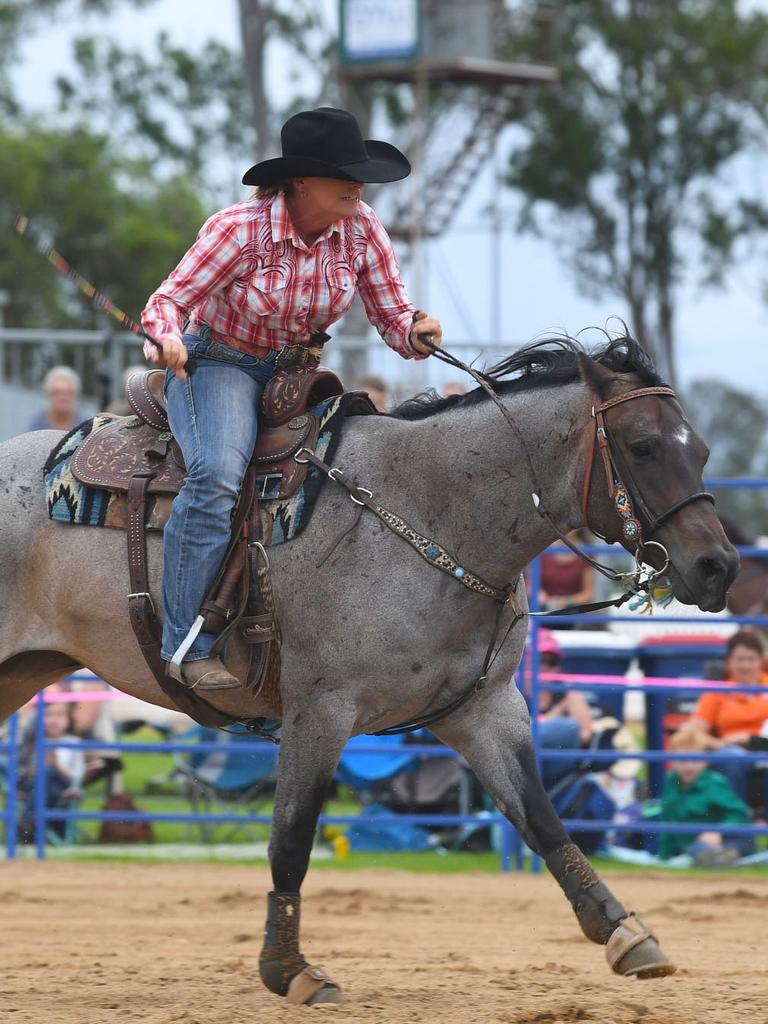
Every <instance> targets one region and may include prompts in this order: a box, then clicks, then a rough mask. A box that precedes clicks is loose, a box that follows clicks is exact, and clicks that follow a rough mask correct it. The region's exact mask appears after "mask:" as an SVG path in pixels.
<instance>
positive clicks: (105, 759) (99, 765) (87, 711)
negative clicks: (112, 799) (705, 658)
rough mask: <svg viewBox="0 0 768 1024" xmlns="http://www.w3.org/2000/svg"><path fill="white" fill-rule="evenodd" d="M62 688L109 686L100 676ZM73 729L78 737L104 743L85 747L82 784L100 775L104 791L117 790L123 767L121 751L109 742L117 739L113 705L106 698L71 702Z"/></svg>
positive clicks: (96, 689)
mask: <svg viewBox="0 0 768 1024" xmlns="http://www.w3.org/2000/svg"><path fill="white" fill-rule="evenodd" d="M60 685H61V686H62V689H65V690H69V691H70V692H77V693H83V694H88V693H103V692H105V691H106V692H108V691H109V690H110V687H109V685H108V684H107V683H105V682H102V680H100V679H93V680H85V681H83V682H77V683H66V684H63V683H62V684H60ZM72 731H73V733H74V734H75V736H76V737H77V738H78V739H81V740H98V741H100V742H103V743H104V744H105V747H104V749H103V750H102V749H99V750H96V749H90V748H89V749H88V750H86V751H85V773H84V775H83V785H84V786H90V785H91V783H94V782H98V781H99V780H100V779H106V780H107V792H109V793H112V792H118V791H119V789H120V786H119V781H120V780H119V773H120V771H121V769H122V767H123V762H122V760H121V759H120V754H119V752H118V751H117V750H115V749H110V747H109V744H111V743H114V742H115V739H116V733H115V725H114V722H113V720H112V705H111V703H110V702H109V701H106V700H94V699H85V700H83V701H78V702H77V703H76V704H73V705H72Z"/></svg>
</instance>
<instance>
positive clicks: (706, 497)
mask: <svg viewBox="0 0 768 1024" xmlns="http://www.w3.org/2000/svg"><path fill="white" fill-rule="evenodd" d="M422 341H423V342H424V343H425V344H426V345H427V346H428V347H430V348H431V349H432V356H433V358H436V359H439V360H440V361H441V362H444V363H447V365H449V366H452V367H454V368H455V369H459V370H463V371H464V372H465V373H468V374H469V375H470V376H471V377H472V378H473V379H474V380H475V381H476V382H477V383H478V385H479V386H480V387H481V388H482V389H483V390H484V391H485V392H486V394H487V395H488V396H489V398H490V399H491V401H492V402H493V403H494V404H495V405H496V408H497V409H498V410H499V411H500V412H501V414H502V415H503V416H504V419H505V420H506V421H507V423H508V424H509V426H510V427H511V428H512V431H513V433H514V434H515V437H516V438H517V440H518V442H519V443H520V446H521V448H522V450H523V455H524V456H525V461H526V464H527V467H528V472H529V474H530V477H531V480H532V482H533V491H532V492H531V500H532V501H533V504H534V507H535V508H536V511H537V512H538V513H539V515H540V516H542V517H543V518H544V519H546V520H547V522H548V523H549V525H550V526H551V527H552V529H553V531H554V532H555V534H556V536H557V537H558V539H559V540H560V541H561V542H562V543H563V544H564V545H565V546H566V547H568V548H570V550H571V551H572V552H573V553H574V554H575V555H578V556H579V558H581V559H583V560H584V561H585V562H587V563H588V564H589V565H591V566H592V568H593V569H595V570H596V571H597V572H599V573H601V574H602V575H603V576H605V577H606V578H607V579H609V580H611V581H612V582H614V583H620V584H621V585H622V586H623V587H625V588H627V589H628V591H629V592H628V593H627V594H626V595H622V597H621V598H619V599H617V601H616V602H613V601H611V602H607V603H602V602H601V605H602V607H618V604H623V603H624V601H625V600H629V598H630V597H632V596H634V595H636V594H637V593H639V592H641V591H645V592H646V593H649V594H650V593H651V591H652V588H653V585H654V583H655V581H656V580H658V579H659V577H661V576H663V574H664V573H665V572H666V570H667V569H668V568H669V554H668V553H667V550H666V548H665V547H664V545H663V544H659V543H658V541H654V540H651V537H652V536H653V534H654V533H655V532H656V531H657V530H658V529H659V527H660V526H662V525H663V523H665V522H667V521H668V520H669V519H671V518H672V516H673V515H675V514H676V513H677V512H680V511H681V510H682V509H684V508H686V507H687V506H688V505H690V504H692V503H693V502H695V501H710V502H712V504H713V505H714V503H715V498H714V495H713V494H710V492H709V491H696V492H695V493H693V494H689V495H687V496H686V497H685V498H682V499H681V500H680V501H677V502H675V503H674V504H673V505H671V506H670V507H669V508H668V509H666V510H665V511H664V512H662V513H660V514H659V515H654V513H653V512H652V511H651V509H650V508H649V507H648V505H647V503H646V501H645V499H644V498H643V495H642V491H641V490H640V488H639V487H637V485H636V484H635V481H634V479H633V478H632V474H631V472H630V470H629V467H628V466H627V463H626V460H625V459H624V457H623V454H622V452H621V449H620V448H619V446H618V445H617V444H616V443H615V442H614V441H613V438H612V436H611V434H610V433H609V431H608V427H607V425H606V422H605V412H606V411H607V410H608V409H612V408H613V407H614V406H616V405H620V404H622V403H623V402H629V401H632V400H633V399H635V398H644V397H646V396H649V395H665V396H668V397H671V398H674V399H676V398H677V395H676V394H675V392H674V391H673V390H672V388H669V387H662V386H655V387H645V388H636V389H635V390H634V391H627V392H625V393H624V394H623V395H616V396H615V397H614V398H609V399H607V400H606V401H604V402H599V403H596V404H594V405H593V406H592V418H593V420H594V422H595V433H594V436H593V439H592V445H591V447H590V451H589V455H588V457H587V472H586V475H585V478H584V485H583V488H582V496H581V509H582V517H583V521H584V525H585V526H587V527H588V528H589V529H591V530H592V532H593V533H595V534H596V536H598V537H601V539H605V538H602V536H601V534H600V533H599V532H598V531H596V530H594V529H593V528H592V527H591V526H590V524H589V511H588V504H589V495H590V491H591V484H592V476H593V466H594V462H595V448H597V450H598V451H599V452H600V456H601V462H602V464H603V468H604V471H605V480H606V486H607V488H608V494H609V495H610V497H611V500H612V502H613V506H614V509H615V511H616V514H617V515H618V516H619V518H620V519H621V521H622V533H623V535H624V538H625V539H626V540H627V541H629V542H634V544H635V551H634V554H635V568H634V569H633V570H632V571H631V572H629V573H620V572H616V571H614V570H613V569H611V568H610V567H609V566H607V565H603V564H602V563H601V562H598V561H597V559H595V558H592V557H590V556H589V555H588V554H587V553H586V551H583V550H582V549H581V548H579V546H578V545H577V544H574V543H573V542H572V541H571V540H569V539H568V537H566V536H565V535H564V532H563V531H562V530H560V529H559V527H558V525H557V523H556V522H555V520H554V518H553V516H552V515H551V514H550V513H549V511H548V510H547V508H546V507H545V505H544V502H543V500H542V488H541V484H540V483H539V478H538V474H537V473H536V468H535V466H534V464H533V459H532V458H531V455H530V452H529V450H528V446H527V444H526V443H525V438H524V437H523V435H522V432H521V431H520V428H519V427H518V425H517V423H516V421H515V419H514V417H513V416H512V414H511V413H510V412H509V410H508V409H507V408H506V406H505V405H504V403H503V402H502V401H501V399H500V398H499V396H498V395H497V394H496V390H495V388H494V387H493V384H492V383H491V378H489V377H488V375H487V374H485V373H481V372H479V371H477V370H475V369H474V367H472V366H469V365H468V364H466V363H464V362H462V360H461V359H458V358H457V357H456V356H454V355H453V354H452V353H451V352H447V351H445V350H444V349H442V348H438V347H437V346H435V345H432V344H431V342H430V341H429V340H427V339H424V338H422ZM617 464H618V465H617ZM624 480H627V481H629V482H631V484H632V490H630V488H629V487H627V486H626V484H625V483H624ZM635 505H636V506H637V507H638V509H639V510H640V514H641V515H642V517H643V519H645V521H646V524H647V527H648V531H647V536H646V539H645V540H644V539H643V528H642V525H641V521H640V518H639V516H638V515H637V514H636V513H635ZM651 545H652V546H654V547H658V548H660V549H661V551H662V553H663V558H664V564H663V565H662V567H661V569H657V570H654V571H653V572H651V573H648V572H647V571H646V570H645V569H644V568H643V563H642V552H643V550H644V549H645V548H646V547H648V546H651ZM593 610H595V609H594V608H593V607H592V606H591V605H578V606H576V605H574V606H573V607H571V608H568V609H562V610H560V611H558V612H544V613H542V612H530V613H529V614H530V615H541V614H546V615H554V614H569V615H575V614H577V613H581V612H586V611H593Z"/></svg>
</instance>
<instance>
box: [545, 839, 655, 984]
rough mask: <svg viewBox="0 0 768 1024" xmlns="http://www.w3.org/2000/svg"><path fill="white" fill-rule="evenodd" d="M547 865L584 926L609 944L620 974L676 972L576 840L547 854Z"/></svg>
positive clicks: (609, 955)
mask: <svg viewBox="0 0 768 1024" xmlns="http://www.w3.org/2000/svg"><path fill="white" fill-rule="evenodd" d="M545 860H546V862H547V867H548V868H549V870H550V871H551V872H552V874H553V875H554V876H555V878H556V879H557V881H558V883H559V885H560V887H561V888H562V890H563V892H564V893H565V895H566V896H567V897H568V899H569V900H570V903H571V906H572V907H573V909H574V912H575V914H576V918H577V920H578V922H579V924H580V925H581V930H582V931H583V932H584V934H585V935H586V937H587V938H588V939H591V940H592V942H597V943H599V944H600V945H601V946H605V947H606V949H605V954H606V957H607V959H608V963H609V964H610V966H611V969H612V970H613V971H614V972H615V973H616V974H622V975H637V977H638V978H658V977H662V976H663V975H666V974H674V971H675V967H674V965H673V964H671V963H670V962H669V960H668V959H667V957H666V955H665V953H664V951H663V950H662V948H661V946H660V945H659V943H658V942H657V940H656V936H655V935H654V934H653V933H652V932H651V931H650V929H649V928H646V926H645V925H644V924H643V922H642V921H641V920H640V918H639V917H636V916H635V915H634V914H628V913H627V911H626V910H625V909H624V907H623V906H622V904H621V903H620V902H619V901H618V900H617V899H616V897H615V896H614V895H613V893H612V892H611V891H610V889H609V888H608V886H607V885H605V883H604V882H601V881H600V879H599V878H598V877H597V875H596V874H595V872H594V871H593V870H592V866H591V864H590V863H589V861H588V860H587V858H586V857H585V856H584V854H583V853H582V852H581V850H580V849H579V848H578V846H576V845H575V844H574V843H565V844H564V845H563V846H559V847H558V848H557V849H556V850H555V851H554V852H553V853H550V854H548V855H547V856H546V858H545Z"/></svg>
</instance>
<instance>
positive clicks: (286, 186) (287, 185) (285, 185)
mask: <svg viewBox="0 0 768 1024" xmlns="http://www.w3.org/2000/svg"><path fill="white" fill-rule="evenodd" d="M281 192H285V194H286V195H287V196H289V195H290V194H291V192H293V182H292V181H291V180H290V178H289V179H287V180H286V181H278V182H275V184H274V185H257V186H256V188H255V189H254V190H253V192H251V195H250V198H251V199H263V198H264V196H278V195H280V193H281Z"/></svg>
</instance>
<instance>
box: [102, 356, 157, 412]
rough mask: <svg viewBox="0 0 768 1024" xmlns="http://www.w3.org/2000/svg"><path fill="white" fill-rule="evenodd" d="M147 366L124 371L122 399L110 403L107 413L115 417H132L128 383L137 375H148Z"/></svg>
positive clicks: (130, 367)
mask: <svg viewBox="0 0 768 1024" xmlns="http://www.w3.org/2000/svg"><path fill="white" fill-rule="evenodd" d="M146 372H147V368H146V366H129V367H128V368H127V369H126V370H123V375H122V377H121V379H120V382H121V393H120V397H119V398H116V399H115V401H114V402H110V404H109V405H108V406H107V408H106V411H107V412H111V413H112V414H113V416H130V415H131V414H132V412H133V410H132V409H131V407H130V405H128V381H129V380H130V379H131V377H133V375H134V374H136V373H146Z"/></svg>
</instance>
